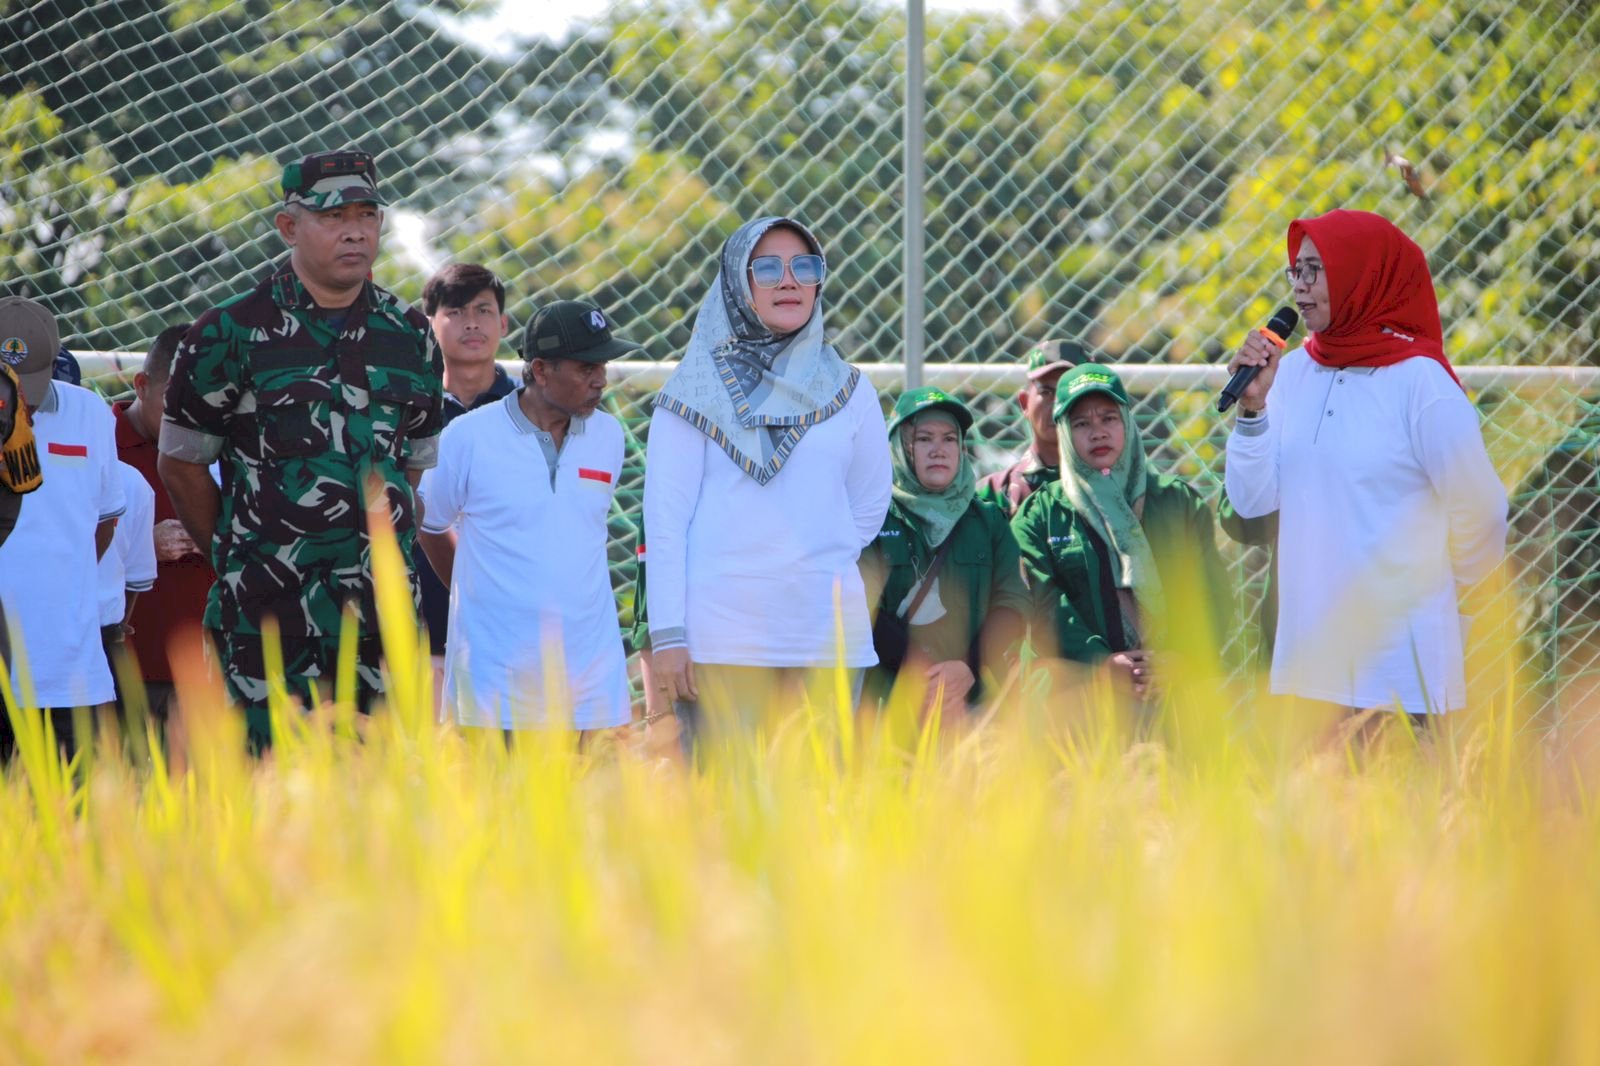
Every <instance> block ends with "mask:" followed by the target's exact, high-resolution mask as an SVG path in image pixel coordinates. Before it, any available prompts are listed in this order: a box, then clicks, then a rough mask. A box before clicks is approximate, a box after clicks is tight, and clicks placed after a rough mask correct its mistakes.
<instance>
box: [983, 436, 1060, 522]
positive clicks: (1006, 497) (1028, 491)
mask: <svg viewBox="0 0 1600 1066" xmlns="http://www.w3.org/2000/svg"><path fill="white" fill-rule="evenodd" d="M1060 476H1061V471H1060V469H1059V468H1058V467H1054V466H1045V465H1044V464H1043V463H1041V462H1039V457H1038V456H1037V455H1035V454H1034V452H1033V449H1032V448H1029V449H1028V454H1027V455H1024V456H1023V457H1022V458H1021V459H1018V460H1017V461H1016V462H1014V463H1012V464H1011V465H1010V466H1008V467H1006V468H1005V469H1004V470H1000V471H997V472H996V473H993V474H989V475H987V476H985V477H982V478H979V479H978V499H980V500H984V501H986V502H988V503H992V504H994V505H996V506H997V507H999V508H1000V509H1001V510H1003V511H1004V512H1005V513H1006V514H1007V515H1008V516H1009V515H1015V514H1016V513H1017V508H1019V507H1021V506H1022V501H1023V500H1025V499H1027V498H1028V497H1029V496H1030V495H1032V494H1033V493H1034V492H1035V491H1037V490H1038V488H1039V487H1040V486H1041V485H1048V484H1050V482H1052V481H1055V480H1056V479H1058V478H1059V477H1060Z"/></svg>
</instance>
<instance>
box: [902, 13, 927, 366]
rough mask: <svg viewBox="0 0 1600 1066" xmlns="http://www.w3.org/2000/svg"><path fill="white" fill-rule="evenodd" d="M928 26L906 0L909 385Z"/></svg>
mask: <svg viewBox="0 0 1600 1066" xmlns="http://www.w3.org/2000/svg"><path fill="white" fill-rule="evenodd" d="M923 38H924V30H923V8H922V0H906V86H905V93H906V111H905V183H906V184H905V200H904V204H905V209H904V211H902V212H901V218H902V220H903V225H904V226H905V242H904V244H905V263H904V274H905V291H904V298H905V310H904V312H903V316H904V321H905V329H904V334H905V360H906V388H908V389H915V388H918V387H919V386H921V384H922V357H923V336H922V324H923V323H922V312H923V307H922V294H923V281H924V278H923V245H922V217H923V204H922V189H923V180H922V179H923V153H922V148H923V145H922V137H923V111H924V104H925V99H924V96H923V93H924V91H925V90H924V84H925V77H924V74H925V72H924V69H923V68H924V66H925V61H926V56H925V55H924V40H923Z"/></svg>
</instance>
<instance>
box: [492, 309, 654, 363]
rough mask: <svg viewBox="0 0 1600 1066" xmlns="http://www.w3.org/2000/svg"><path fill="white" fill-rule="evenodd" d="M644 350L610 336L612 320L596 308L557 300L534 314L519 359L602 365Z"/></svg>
mask: <svg viewBox="0 0 1600 1066" xmlns="http://www.w3.org/2000/svg"><path fill="white" fill-rule="evenodd" d="M643 350H644V349H643V346H641V345H638V344H635V343H633V342H632V341H628V340H623V339H622V338H621V337H613V336H612V335H611V319H610V318H608V317H607V316H606V313H605V312H604V311H602V310H600V308H599V307H598V306H596V305H595V304H592V303H588V302H586V301H583V300H557V301H556V302H555V303H553V304H546V305H545V306H543V307H541V308H539V310H537V311H535V312H534V313H533V321H532V322H529V323H528V330H527V332H526V333H524V334H523V335H522V358H524V359H526V360H528V361H529V362H532V361H533V360H535V359H579V360H582V361H583V362H585V363H605V362H609V361H610V360H612V359H620V358H621V357H622V356H624V355H627V354H629V353H630V352H638V351H643Z"/></svg>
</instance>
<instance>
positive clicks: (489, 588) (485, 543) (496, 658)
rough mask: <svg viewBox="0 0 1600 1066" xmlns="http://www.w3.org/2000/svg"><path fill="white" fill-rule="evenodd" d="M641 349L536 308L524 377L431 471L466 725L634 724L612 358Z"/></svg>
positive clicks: (572, 315)
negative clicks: (614, 584)
mask: <svg viewBox="0 0 1600 1066" xmlns="http://www.w3.org/2000/svg"><path fill="white" fill-rule="evenodd" d="M638 349H639V345H637V344H634V343H632V342H630V341H625V340H622V339H621V338H617V337H613V336H612V335H611V324H610V322H609V321H608V320H607V318H606V316H605V314H604V312H602V311H601V310H600V308H598V307H596V306H594V305H593V304H589V303H583V302H580V301H575V300H564V301H561V302H559V303H554V304H551V305H549V306H548V307H544V308H541V309H540V310H539V311H538V312H537V313H536V314H535V315H534V316H533V321H532V322H531V323H529V325H528V330H527V334H526V335H525V337H524V340H523V358H524V359H525V360H526V361H527V362H526V365H525V366H524V368H523V374H522V379H523V386H522V387H521V388H520V389H518V390H517V391H516V392H514V393H512V394H511V395H509V396H507V397H505V398H504V399H503V400H501V401H499V402H498V403H495V404H492V405H491V406H488V407H483V408H479V409H478V410H475V411H472V412H470V413H468V414H465V415H462V416H461V417H459V418H457V419H455V420H454V421H453V422H451V423H450V425H449V426H448V427H447V428H446V430H445V432H444V435H443V437H441V439H440V445H439V465H438V466H437V467H436V468H435V469H433V470H429V471H428V472H427V473H426V474H424V475H423V479H422V485H421V487H420V489H419V495H420V496H421V497H422V499H423V502H424V505H425V507H424V514H423V522H422V533H421V537H422V546H423V550H424V551H426V552H427V555H428V560H429V561H430V562H431V563H432V564H433V568H434V570H435V572H437V573H438V575H439V577H440V579H441V580H443V581H444V582H446V583H447V584H448V585H449V586H450V624H449V641H448V644H447V646H446V649H445V681H444V701H445V706H446V708H448V709H449V710H451V711H452V712H453V713H454V715H455V716H456V720H457V721H458V722H460V723H461V724H462V725H466V726H474V727H480V728H491V729H506V730H511V729H523V728H529V727H533V726H540V725H563V724H570V725H571V726H572V727H573V728H576V729H579V730H594V729H605V728H610V727H615V726H621V725H625V724H627V722H628V719H629V715H630V708H629V695H628V678H627V667H626V664H625V662H624V658H623V647H622V632H621V628H620V626H619V624H618V621H617V607H616V599H615V597H614V596H613V595H612V591H611V577H610V574H609V572H608V568H607V565H606V543H607V536H606V516H607V514H608V513H609V512H610V510H611V498H612V495H613V493H614V492H615V491H616V487H617V480H618V479H619V478H620V477H621V475H622V458H623V435H622V425H621V423H619V422H618V421H617V420H616V419H615V418H613V417H612V416H611V415H609V414H607V413H606V412H604V411H601V410H598V407H599V405H600V400H601V397H602V395H603V394H604V391H605V384H606V367H605V364H606V362H607V361H608V360H611V359H615V358H617V357H619V356H622V355H625V354H627V353H629V352H633V351H637V350H638Z"/></svg>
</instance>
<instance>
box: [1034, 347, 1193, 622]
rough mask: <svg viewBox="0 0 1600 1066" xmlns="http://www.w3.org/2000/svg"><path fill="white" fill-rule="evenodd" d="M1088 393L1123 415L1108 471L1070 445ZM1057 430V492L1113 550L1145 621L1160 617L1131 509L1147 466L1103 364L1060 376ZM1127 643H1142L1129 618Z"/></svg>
mask: <svg viewBox="0 0 1600 1066" xmlns="http://www.w3.org/2000/svg"><path fill="white" fill-rule="evenodd" d="M1091 392H1100V393H1104V394H1105V395H1107V396H1109V397H1111V399H1113V400H1115V401H1116V403H1117V406H1118V407H1119V408H1120V410H1121V412H1122V432H1123V438H1122V454H1121V455H1119V456H1118V457H1117V461H1116V462H1115V463H1113V464H1112V466H1111V469H1110V471H1109V472H1108V473H1104V474H1102V473H1101V472H1100V471H1099V470H1098V469H1096V468H1095V467H1093V466H1090V465H1089V464H1088V463H1086V462H1084V460H1083V458H1082V457H1081V456H1079V455H1078V450H1077V449H1076V448H1074V447H1073V446H1072V428H1071V425H1070V420H1071V413H1072V408H1073V406H1074V405H1075V404H1076V403H1077V402H1078V401H1079V400H1081V399H1082V398H1083V397H1084V396H1086V395H1088V394H1089V393H1091ZM1054 415H1055V423H1056V431H1057V433H1059V434H1060V438H1061V452H1062V458H1063V460H1064V461H1063V462H1062V464H1061V489H1062V492H1063V493H1064V494H1065V495H1066V497H1067V501H1068V502H1069V503H1070V504H1072V509H1073V510H1074V511H1076V512H1077V513H1078V514H1080V515H1082V516H1083V519H1084V521H1086V522H1088V523H1089V526H1090V527H1091V528H1092V529H1093V530H1094V531H1095V532H1096V533H1098V534H1099V535H1100V537H1101V539H1103V540H1104V541H1105V542H1106V544H1107V545H1109V546H1110V548H1111V553H1112V560H1111V563H1112V565H1111V571H1112V576H1113V577H1114V578H1115V579H1116V582H1117V587H1119V588H1124V589H1129V590H1131V591H1132V592H1133V596H1134V599H1135V600H1136V601H1137V602H1138V604H1139V612H1140V614H1141V616H1142V617H1143V618H1144V619H1145V620H1146V625H1145V628H1146V629H1148V628H1149V622H1151V621H1153V620H1155V619H1157V618H1160V617H1161V614H1162V611H1163V609H1164V608H1165V606H1166V595H1165V593H1164V591H1163V590H1162V587H1161V575H1160V574H1159V573H1158V572H1157V571H1156V560H1155V556H1154V555H1153V554H1152V553H1151V551H1150V540H1149V538H1148V537H1146V536H1145V534H1144V526H1143V525H1142V524H1141V523H1140V521H1139V516H1138V515H1137V514H1135V513H1134V507H1135V506H1136V505H1137V504H1138V502H1139V501H1140V500H1142V499H1144V494H1145V486H1146V484H1147V483H1148V480H1149V473H1148V471H1147V468H1146V465H1145V456H1144V439H1143V438H1142V437H1141V436H1140V434H1139V426H1138V423H1136V422H1135V421H1134V420H1133V413H1132V412H1131V411H1130V410H1129V409H1128V394H1127V392H1126V390H1124V389H1123V387H1122V382H1121V381H1120V380H1119V379H1118V378H1117V377H1116V375H1115V374H1112V373H1111V372H1110V371H1109V370H1107V369H1106V368H1105V367H1103V366H1082V367H1075V368H1074V369H1073V370H1070V371H1068V372H1067V373H1066V374H1065V375H1063V376H1062V378H1061V381H1060V382H1059V383H1058V384H1057V386H1056V406H1055V411H1054ZM1123 625H1124V628H1125V629H1126V630H1127V632H1126V634H1125V635H1126V636H1127V638H1128V640H1129V642H1130V643H1132V644H1135V645H1138V644H1142V643H1146V642H1147V641H1146V638H1144V637H1142V636H1141V635H1140V634H1139V633H1138V632H1136V631H1135V627H1134V625H1133V620H1132V619H1124V621H1123Z"/></svg>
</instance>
